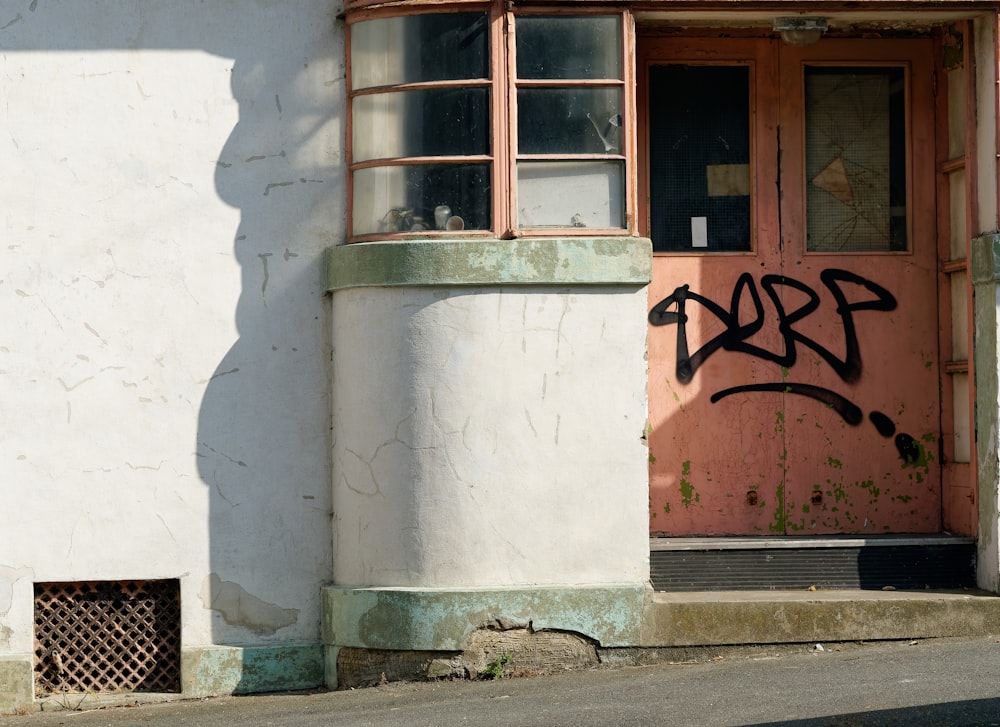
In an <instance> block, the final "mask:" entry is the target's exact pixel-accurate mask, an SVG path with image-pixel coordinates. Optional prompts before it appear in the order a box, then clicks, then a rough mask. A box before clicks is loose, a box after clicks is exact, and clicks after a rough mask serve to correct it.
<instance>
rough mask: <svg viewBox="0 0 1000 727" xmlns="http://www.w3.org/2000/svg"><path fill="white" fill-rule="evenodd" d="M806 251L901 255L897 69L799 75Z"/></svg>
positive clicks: (901, 116) (901, 115) (902, 129)
mask: <svg viewBox="0 0 1000 727" xmlns="http://www.w3.org/2000/svg"><path fill="white" fill-rule="evenodd" d="M805 80H806V179H808V180H809V184H808V185H807V186H806V231H807V245H806V249H808V250H809V251H811V252H878V251H889V250H906V249H907V244H906V100H905V95H906V94H905V76H904V73H903V69H901V68H807V69H806V78H805Z"/></svg>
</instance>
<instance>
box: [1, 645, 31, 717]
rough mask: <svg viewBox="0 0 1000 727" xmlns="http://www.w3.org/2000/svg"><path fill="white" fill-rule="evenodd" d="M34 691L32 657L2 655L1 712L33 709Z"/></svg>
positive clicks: (9, 712)
mask: <svg viewBox="0 0 1000 727" xmlns="http://www.w3.org/2000/svg"><path fill="white" fill-rule="evenodd" d="M33 693H34V675H33V673H32V664H31V657H30V656H24V657H14V656H5V657H0V714H11V713H13V712H18V711H22V710H28V709H31V700H32V695H33Z"/></svg>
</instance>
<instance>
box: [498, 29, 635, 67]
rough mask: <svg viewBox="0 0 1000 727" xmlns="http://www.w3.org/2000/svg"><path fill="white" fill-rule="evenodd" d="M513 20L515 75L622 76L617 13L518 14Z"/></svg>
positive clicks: (620, 36)
mask: <svg viewBox="0 0 1000 727" xmlns="http://www.w3.org/2000/svg"><path fill="white" fill-rule="evenodd" d="M515 22H516V23H517V33H516V38H517V77H518V78H528V79H541V78H547V79H564V78H575V79H591V78H619V79H620V78H621V77H622V70H621V68H622V33H621V17H620V16H618V15H590V16H567V15H521V16H518V17H517V19H516V21H515Z"/></svg>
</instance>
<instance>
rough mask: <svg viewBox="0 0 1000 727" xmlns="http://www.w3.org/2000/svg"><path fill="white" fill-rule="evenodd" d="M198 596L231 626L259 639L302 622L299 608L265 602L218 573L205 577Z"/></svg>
mask: <svg viewBox="0 0 1000 727" xmlns="http://www.w3.org/2000/svg"><path fill="white" fill-rule="evenodd" d="M198 597H199V598H200V599H201V602H202V604H204V606H205V608H207V609H210V610H212V611H215V612H216V613H218V614H219V615H220V616H222V618H223V620H225V622H226V623H228V624H229V625H231V626H241V627H243V628H246V629H249V630H250V631H252V632H253V633H255V634H258V635H259V636H270V635H272V634H274V633H275V632H277V631H278V630H279V629H283V628H285V627H286V626H291V625H293V624H294V623H296V622H297V621H298V619H299V609H297V608H282V607H280V606H278V605H276V604H273V603H268V602H267V601H263V600H261V599H260V598H257V596H254V595H252V594H251V593H249V592H247V591H246V590H245V589H244V588H243V587H242V586H241V585H240V584H239V583H236V582H234V581H224V580H222V579H221V578H220V577H219V575H218V574H217V573H212V574H210V575H209V576H208V577H207V578H205V580H204V581H203V582H202V585H201V591H200V592H199V593H198Z"/></svg>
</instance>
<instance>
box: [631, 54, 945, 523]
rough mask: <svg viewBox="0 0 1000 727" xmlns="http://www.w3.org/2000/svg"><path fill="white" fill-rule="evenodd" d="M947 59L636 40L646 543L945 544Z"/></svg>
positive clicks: (925, 55)
mask: <svg viewBox="0 0 1000 727" xmlns="http://www.w3.org/2000/svg"><path fill="white" fill-rule="evenodd" d="M932 59H933V50H932V45H931V41H930V40H921V39H906V40H877V41H876V40H871V41H869V40H854V41H851V40H837V39H824V40H821V41H820V42H819V43H817V44H815V45H813V46H809V47H806V48H794V47H790V46H786V45H783V44H782V43H781V42H780V41H778V40H776V39H715V38H712V39H708V38H705V39H690V40H680V39H674V38H671V39H656V40H648V41H640V44H639V52H638V71H639V79H640V83H639V96H638V98H639V104H638V108H639V119H640V142H639V144H640V149H639V151H640V159H642V160H644V165H645V170H644V173H643V174H642V175H641V180H640V187H641V189H642V192H643V193H642V194H641V195H640V196H641V197H642V198H644V202H645V204H644V206H643V209H642V210H641V212H642V216H643V218H644V221H645V225H646V233H647V234H648V235H649V236H650V237H651V238H652V240H653V244H654V262H653V282H652V284H651V285H650V292H649V414H650V421H649V429H648V432H647V438H648V443H649V461H650V530H651V532H652V533H654V534H664V535H672V536H683V535H755V534H762V535H767V534H779V535H792V534H803V535H806V534H834V533H866V534H887V533H918V532H922V533H926V532H937V531H939V530H940V528H941V473H940V462H939V459H940V458H939V456H938V451H939V446H938V443H939V441H940V436H941V402H940V393H939V385H940V376H939V370H938V369H939V355H938V328H939V325H938V294H937V266H936V257H937V256H936V221H935V199H934V188H935V182H934V173H935V169H934V160H935V154H934V138H935V135H934V114H933V109H934V102H933V78H932V71H933V65H932V64H933V61H932Z"/></svg>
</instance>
